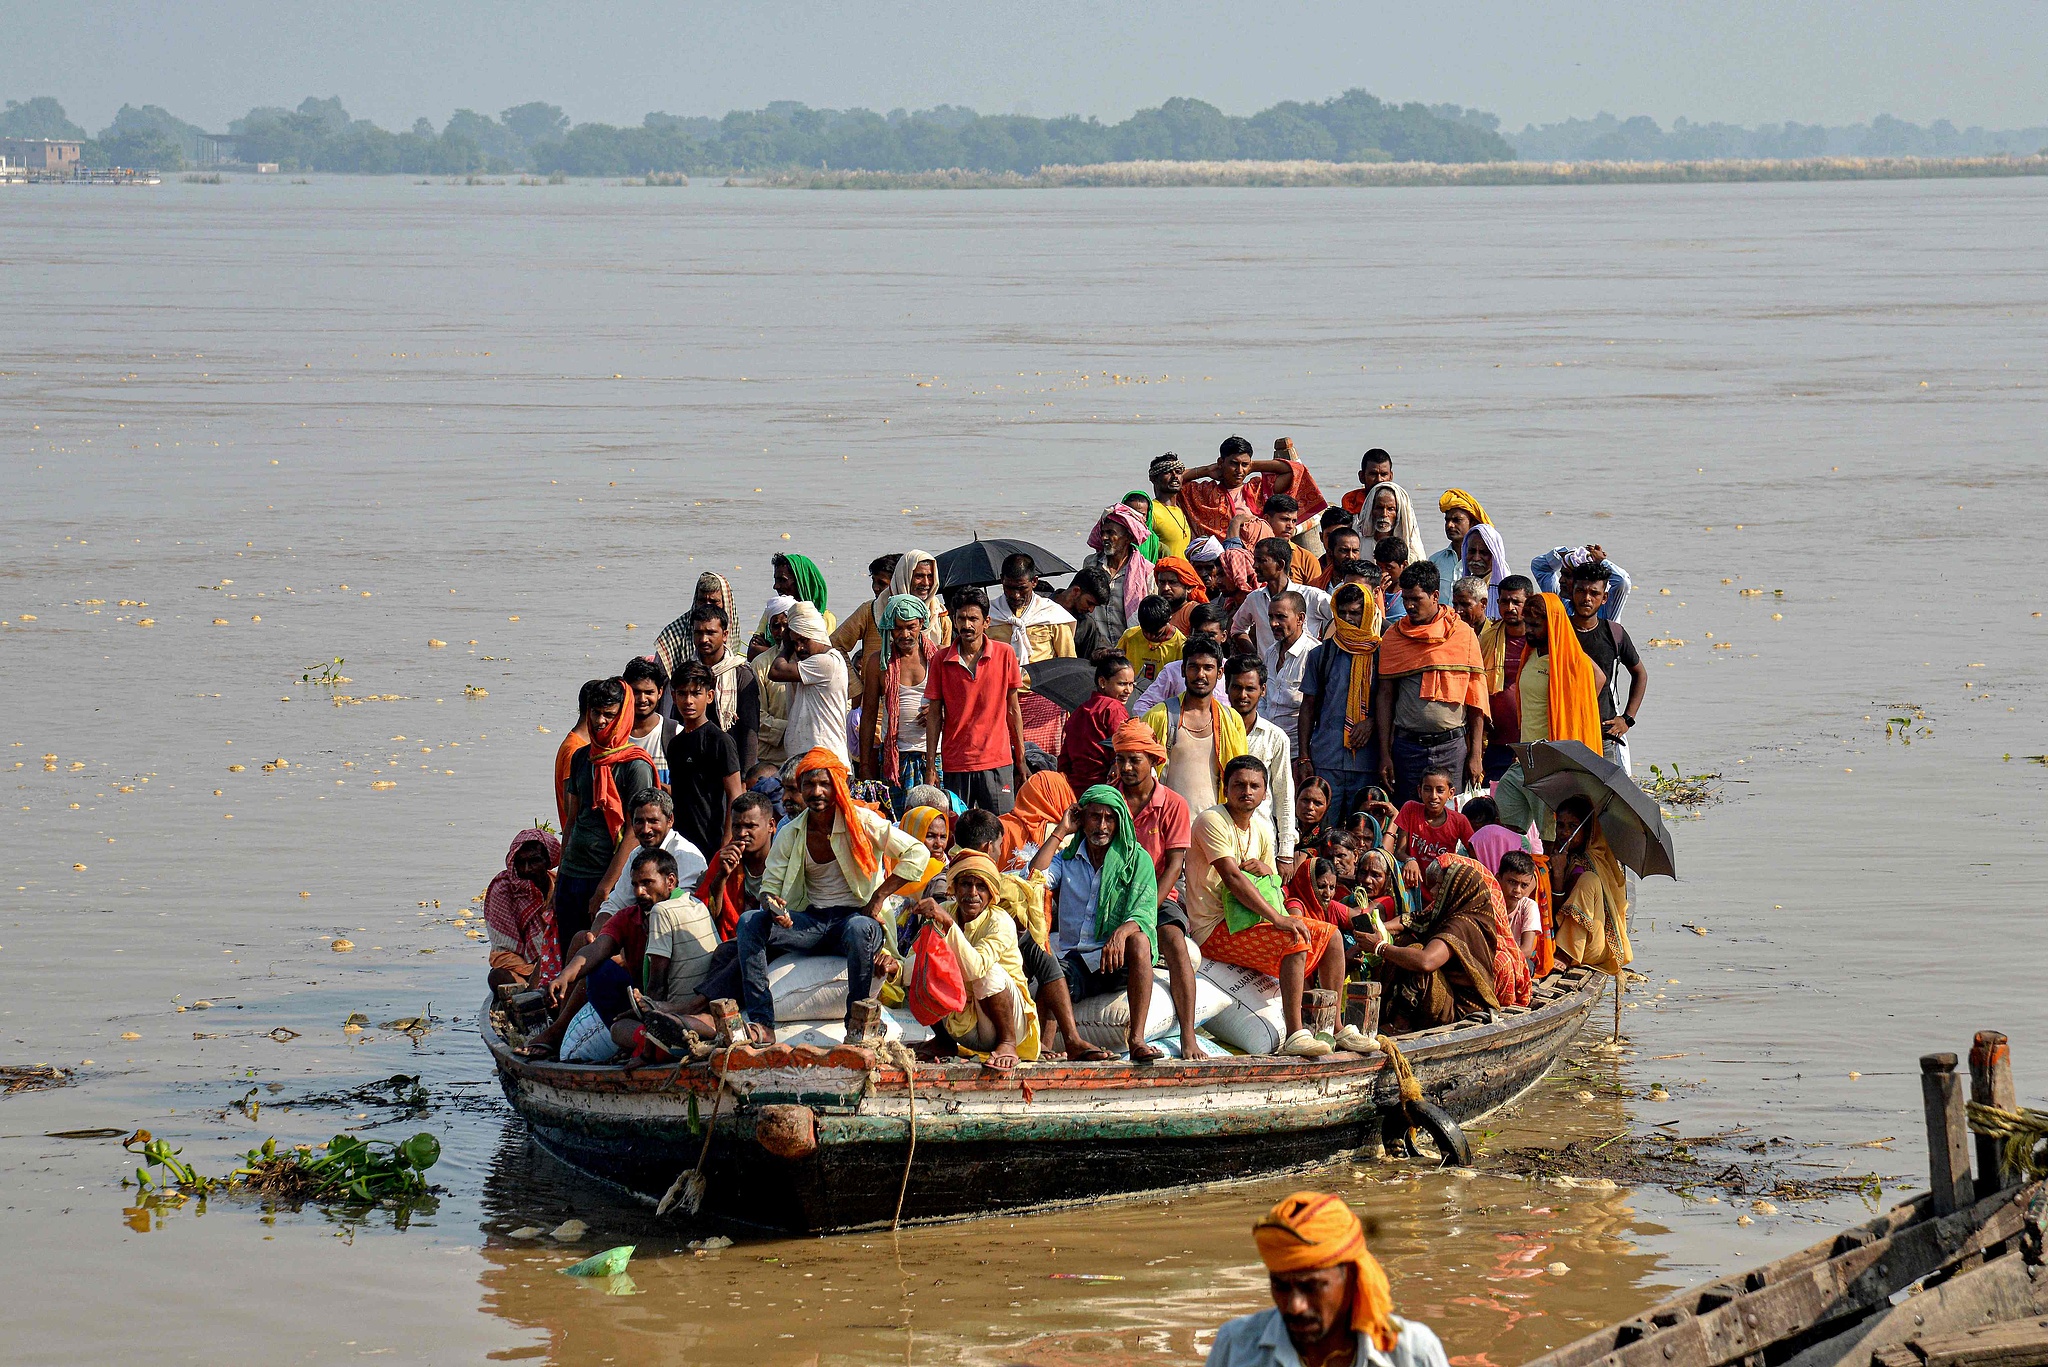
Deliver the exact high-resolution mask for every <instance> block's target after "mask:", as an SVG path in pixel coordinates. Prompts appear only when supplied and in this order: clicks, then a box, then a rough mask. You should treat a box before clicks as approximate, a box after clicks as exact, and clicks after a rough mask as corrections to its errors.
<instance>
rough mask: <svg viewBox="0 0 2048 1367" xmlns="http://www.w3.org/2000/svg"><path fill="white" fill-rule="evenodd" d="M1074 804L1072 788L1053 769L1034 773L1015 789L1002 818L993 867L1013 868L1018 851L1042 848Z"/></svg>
mask: <svg viewBox="0 0 2048 1367" xmlns="http://www.w3.org/2000/svg"><path fill="white" fill-rule="evenodd" d="M1073 805H1074V785H1073V784H1071V783H1069V782H1067V776H1066V775H1065V774H1062V773H1060V772H1059V771H1057V770H1054V769H1048V770H1045V771H1044V772H1043V773H1037V774H1033V775H1032V776H1031V777H1030V778H1027V779H1025V780H1024V782H1023V783H1021V784H1019V785H1018V787H1017V798H1016V801H1015V803H1014V804H1013V805H1012V806H1011V808H1010V810H1009V812H1008V813H1007V814H1005V815H1004V816H1003V817H1002V823H1003V844H1002V848H1001V849H999V850H998V851H997V852H996V867H997V868H1000V869H1008V868H1014V867H1015V866H1016V865H1017V863H1018V862H1019V860H1018V852H1019V851H1020V850H1022V849H1023V848H1024V847H1025V846H1026V845H1042V844H1044V843H1045V837H1046V835H1047V833H1048V832H1050V831H1051V830H1052V828H1053V827H1055V826H1057V825H1059V824H1060V822H1062V821H1064V820H1065V819H1066V816H1067V808H1069V807H1071V806H1073Z"/></svg>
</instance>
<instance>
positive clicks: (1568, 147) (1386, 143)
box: [0, 90, 2048, 176]
mask: <svg viewBox="0 0 2048 1367" xmlns="http://www.w3.org/2000/svg"><path fill="white" fill-rule="evenodd" d="M227 131H228V132H229V133H231V134H234V135H235V136H236V143H235V148H236V157H237V159H239V160H241V161H243V162H275V163H277V165H278V166H279V167H280V168H281V169H283V170H286V171H330V172H357V173H364V174H392V173H406V174H414V175H463V174H475V173H479V172H491V173H497V174H505V173H509V172H514V171H534V172H540V173H544V174H546V173H560V174H563V175H571V176H630V175H646V174H648V173H650V172H676V171H681V172H685V173H688V174H691V175H700V174H728V173H733V172H739V173H749V172H755V173H766V172H775V171H788V170H824V171H894V172H908V173H915V172H923V171H945V170H955V169H957V170H963V171H979V172H990V173H1000V172H1006V171H1014V172H1017V173H1019V174H1026V175H1028V174H1030V173H1032V172H1035V171H1037V170H1038V169H1039V168H1040V167H1043V166H1059V165H1065V166H1085V165H1093V164H1096V163H1100V162H1122V161H1232V160H1250V161H1296V160H1301V161H1338V162H1360V161H1404V162H1412V161H1428V162H1450V163H1470V162H1483V161H1513V160H1515V159H1517V158H1518V157H1519V158H1524V159H1530V160H1539V161H1693V160H1709V159H1716V158H1728V157H1740V158H1764V159H1793V158H1800V157H1816V156H1841V155H1860V156H1933V157H1947V156H1976V155H1995V154H1997V153H2001V152H2011V153H2016V154H2025V153H2030V152H2033V151H2035V150H2036V149H2039V148H2042V147H2044V146H2048V128H2024V129H2008V130H2003V131H1993V130H1986V129H1983V128H1976V127H1972V128H1968V129H1961V130H1959V129H1957V128H1956V127H1955V126H1954V125H1953V124H1951V123H1949V122H1948V121H1947V120H1945V119H1942V120H1936V121H1935V122H1934V123H1933V124H1931V125H1929V126H1927V127H1924V128H1923V127H1920V126H1919V125H1917V124H1912V123H1907V122H1905V121H1904V120H1901V119H1895V118H1893V117H1892V116H1891V115H1889V114H1880V115H1879V116H1878V117H1876V118H1875V119H1873V120H1871V121H1870V122H1869V123H1867V124H1851V125H1848V126H1844V127H1826V126H1822V125H1819V124H1797V123H1786V124H1781V125H1768V124H1767V125H1765V126H1763V127H1760V128H1753V129H1752V128H1743V127H1740V126H1738V125H1735V124H1726V123H1692V122H1689V121H1687V120H1685V119H1678V120H1676V121H1675V122H1674V123H1673V124H1672V126H1671V127H1670V128H1669V129H1668V130H1667V129H1665V128H1663V127H1662V126H1660V125H1659V124H1658V123H1657V122H1656V120H1654V119H1651V118H1648V117H1646V116H1642V115H1638V116H1636V117H1635V118H1631V119H1618V118H1616V117H1615V116H1614V115H1612V114H1601V115H1600V116H1598V117H1597V118H1592V119H1570V120H1567V121H1565V122H1563V123H1553V124H1545V125H1542V126H1540V127H1539V126H1537V125H1535V124H1531V125H1529V126H1527V127H1525V128H1524V129H1523V130H1522V131H1521V132H1520V133H1515V134H1505V135H1504V134H1503V133H1502V132H1501V131H1500V120H1499V119H1498V118H1496V117H1495V116H1494V115H1492V114H1488V113H1485V112H1483V111H1481V110H1477V109H1465V108H1461V107H1459V106H1458V105H1453V104H1437V105H1421V104H1403V105H1393V104H1389V103H1387V102H1385V101H1383V100H1380V99H1377V98H1375V97H1374V96H1372V95H1370V94H1367V93H1366V92H1365V91H1363V90H1350V91H1346V92H1345V93H1344V94H1342V95H1339V96H1337V97H1336V98H1334V99H1328V100H1323V101H1321V102H1320V103H1302V102H1298V101H1292V100H1289V101H1284V102H1282V103H1280V104H1276V105H1274V106H1273V107H1272V108H1270V109H1264V110H1261V111H1260V112H1258V113H1256V114H1253V115H1250V116H1249V117H1242V118H1241V117H1238V116H1237V115H1233V114H1226V113H1224V112H1223V111H1222V110H1220V109H1218V108H1216V106H1214V105H1212V104H1206V103H1204V102H1203V101H1201V100H1191V99H1171V100H1168V101H1166V103H1164V104H1162V105H1160V106H1158V107H1157V108H1153V109H1141V110H1139V111H1138V112H1137V113H1135V114H1133V115H1131V117H1129V118H1128V119H1125V120H1123V121H1122V122H1121V123H1103V122H1101V121H1100V120H1098V119H1092V118H1090V119H1083V118H1080V117H1078V116H1074V115H1068V116H1066V117H1062V118H1055V119H1039V118H1033V117H1031V116H1029V115H1025V114H996V115H982V114H977V113H976V112H975V111H974V110H972V109H967V108H964V107H961V106H958V105H940V106H938V107H937V108H934V109H922V110H917V111H915V112H905V111H904V110H901V109H896V110H891V111H890V112H889V113H887V114H877V113H875V112H874V111H872V110H868V109H812V108H810V107H808V106H806V105H803V104H799V103H796V102H795V101H790V100H778V101H776V102H774V103H771V104H769V105H768V106H767V107H766V108H763V109H749V110H735V111H733V112H732V113H730V114H727V115H726V116H725V117H724V118H720V119H713V118H703V117H682V116H679V115H674V114H664V113H658V112H657V113H652V114H649V115H647V116H646V118H644V119H642V120H641V121H640V123H639V125H638V126H637V127H618V126H615V125H612V124H603V123H580V124H572V123H571V122H570V120H569V118H568V116H567V115H566V114H564V113H563V112H562V110H561V109H560V108H559V107H557V106H555V105H551V104H545V103H541V102H539V101H535V102H533V103H530V104H522V105H517V106H515V107H513V108H511V109H506V110H503V111H501V112H500V113H499V114H498V116H497V117H496V118H492V117H491V116H490V115H488V114H479V113H477V112H476V111H475V110H471V109H458V110H456V111H455V114H454V116H453V117H451V118H450V119H449V120H448V122H447V123H446V124H445V125H444V126H443V127H442V128H441V129H439V130H438V131H436V129H435V128H434V126H433V125H432V124H431V123H429V122H428V121H427V120H425V119H419V120H416V121H415V122H414V123H413V126H412V127H411V128H410V129H407V130H405V131H402V132H391V131H388V130H386V129H383V128H379V127H378V126H377V125H376V124H374V123H371V122H370V121H369V120H368V119H356V118H351V117H350V116H349V113H348V111H347V110H346V109H344V108H343V107H342V103H341V100H340V99H339V98H332V97H331V98H328V99H324V100H321V99H310V98H309V99H306V100H304V101H301V102H300V104H299V106H298V107H297V108H296V109H285V108H281V107H262V108H257V109H252V110H250V111H249V112H248V113H247V114H245V115H244V116H242V117H241V118H239V119H236V120H234V121H233V122H232V123H230V124H229V125H228V128H227ZM205 136H206V130H204V129H201V128H200V127H198V126H197V125H195V124H190V123H187V122H185V121H184V120H182V119H180V118H178V117H176V116H175V115H173V114H171V113H170V112H169V111H167V110H165V109H162V108H160V107H158V106H156V105H143V106H141V107H140V108H137V107H136V106H133V105H125V104H124V105H122V106H121V110H120V112H119V113H117V114H116V115H115V116H114V118H113V121H112V122H111V123H110V124H108V126H107V127H106V128H104V129H102V130H101V131H100V133H99V134H98V136H97V137H90V136H88V135H87V133H86V131H85V130H84V129H83V128H80V127H79V126H78V125H77V124H74V123H72V122H71V121H70V119H69V118H67V117H66V116H65V112H64V107H63V105H61V104H59V103H58V102H57V101H56V100H54V99H52V98H51V97H49V96H47V95H42V96H38V97H36V98H35V99H32V100H26V101H15V100H9V101H7V104H6V109H5V110H4V111H0V137H30V138H75V139H77V140H79V141H81V142H84V143H85V144H86V148H85V160H86V162H87V163H88V164H89V165H95V166H102V165H123V166H135V167H151V168H154V169H157V170H162V171H175V170H179V169H181V168H183V167H184V166H187V165H190V164H194V163H197V162H199V161H201V160H203V159H204V158H205V155H206V149H205V147H204V145H203V140H204V138H205Z"/></svg>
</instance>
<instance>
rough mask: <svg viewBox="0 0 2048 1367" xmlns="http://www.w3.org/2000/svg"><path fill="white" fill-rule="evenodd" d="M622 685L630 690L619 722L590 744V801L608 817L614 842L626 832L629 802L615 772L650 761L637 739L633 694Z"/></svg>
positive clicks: (621, 682)
mask: <svg viewBox="0 0 2048 1367" xmlns="http://www.w3.org/2000/svg"><path fill="white" fill-rule="evenodd" d="M619 682H620V686H621V687H624V688H625V689H626V701H625V704H624V705H623V706H622V707H620V708H619V716H618V720H616V721H614V722H613V723H612V726H611V730H609V731H607V732H605V733H604V734H603V735H602V736H599V737H598V738H597V739H596V740H593V741H592V742H591V743H590V801H591V805H592V806H594V807H596V808H597V809H598V811H600V812H603V813H604V824H605V827H606V829H607V830H609V831H610V832H611V833H612V840H613V841H614V842H616V841H617V840H618V838H619V832H620V831H623V830H625V829H626V802H625V799H624V798H622V797H620V796H619V780H618V776H617V775H616V774H614V773H613V772H612V770H614V769H615V768H617V767H618V766H619V765H621V764H625V763H627V762H628V761H630V760H636V759H642V760H644V759H646V758H647V752H646V751H645V750H643V749H641V748H640V745H639V742H637V741H635V740H634V739H633V690H632V688H631V687H630V686H629V685H627V684H626V682H625V680H623V679H621V680H620V681H619Z"/></svg>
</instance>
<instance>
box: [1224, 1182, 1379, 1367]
mask: <svg viewBox="0 0 2048 1367" xmlns="http://www.w3.org/2000/svg"><path fill="white" fill-rule="evenodd" d="M1252 1239H1253V1241H1254V1242H1256V1243H1257V1244H1258V1246H1259V1257H1260V1259H1261V1260H1262V1261H1263V1262H1264V1263H1265V1264H1266V1270H1267V1271H1268V1272H1313V1271H1317V1270H1319V1269H1321V1268H1325V1267H1336V1266H1338V1265H1339V1264H1341V1263H1351V1264H1353V1265H1354V1266H1355V1267H1356V1268H1357V1269H1358V1286H1357V1290H1356V1292H1355V1294H1354V1295H1353V1296H1352V1300H1351V1327H1352V1329H1353V1330H1355V1331H1356V1332H1358V1333H1361V1334H1364V1335H1366V1336H1368V1337H1369V1338H1371V1339H1372V1342H1373V1346H1374V1347H1376V1348H1378V1349H1379V1350H1380V1351H1381V1352H1382V1353H1391V1352H1393V1351H1394V1345H1395V1343H1397V1342H1399V1341H1400V1338H1401V1331H1400V1330H1399V1329H1397V1328H1395V1327H1394V1291H1393V1288H1392V1287H1391V1286H1389V1285H1388V1284H1387V1273H1386V1269H1385V1268H1383V1267H1381V1266H1380V1263H1379V1259H1377V1258H1375V1257H1373V1256H1372V1254H1371V1253H1369V1252H1367V1251H1366V1247H1365V1227H1364V1226H1363V1225H1361V1224H1359V1222H1358V1217H1357V1216H1356V1215H1354V1214H1352V1211H1351V1207H1350V1206H1347V1205H1345V1204H1344V1198H1343V1197H1341V1196H1331V1195H1327V1194H1326V1193H1323V1192H1320V1191H1297V1192H1295V1193H1294V1195H1292V1196H1290V1197H1288V1198H1287V1199H1286V1200H1284V1201H1282V1202H1281V1203H1280V1204H1279V1205H1277V1206H1274V1207H1273V1209H1272V1210H1270V1211H1268V1212H1267V1214H1266V1218H1265V1219H1263V1220H1261V1221H1259V1222H1258V1223H1257V1224H1256V1225H1253V1226H1252Z"/></svg>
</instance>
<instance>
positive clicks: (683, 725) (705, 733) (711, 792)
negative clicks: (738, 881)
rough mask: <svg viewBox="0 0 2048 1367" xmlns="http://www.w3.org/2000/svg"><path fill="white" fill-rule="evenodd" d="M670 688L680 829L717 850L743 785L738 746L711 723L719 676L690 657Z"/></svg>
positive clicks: (671, 767)
mask: <svg viewBox="0 0 2048 1367" xmlns="http://www.w3.org/2000/svg"><path fill="white" fill-rule="evenodd" d="M669 691H670V695H671V696H672V697H673V698H674V699H675V709H676V722H677V724H678V729H677V731H676V733H675V735H674V736H672V737H670V738H669V743H668V773H669V793H670V796H672V797H673V798H674V799H675V804H676V830H677V831H678V832H680V833H681V835H682V836H683V838H684V839H685V840H688V841H689V842H690V843H691V844H692V845H695V846H696V847H697V848H698V849H700V850H716V849H718V848H720V847H721V846H723V845H724V844H725V843H726V841H727V839H728V838H729V837H730V836H731V834H732V800H733V799H734V798H736V797H738V796H739V795H740V788H741V784H740V754H739V747H738V746H736V745H734V744H733V741H732V737H731V736H730V735H728V734H727V733H726V731H725V729H724V728H723V727H720V726H714V725H713V724H712V723H711V704H712V702H713V700H715V699H716V698H717V696H718V680H717V679H716V678H715V677H714V676H713V675H712V673H711V670H710V669H709V668H708V667H707V666H706V665H704V664H703V663H702V662H701V661H698V660H691V661H688V662H687V663H685V664H683V665H681V666H679V667H678V668H677V669H676V674H675V678H674V679H673V680H672V681H671V682H670V684H669Z"/></svg>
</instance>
